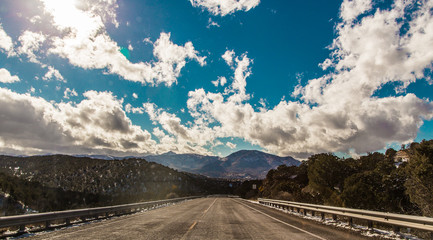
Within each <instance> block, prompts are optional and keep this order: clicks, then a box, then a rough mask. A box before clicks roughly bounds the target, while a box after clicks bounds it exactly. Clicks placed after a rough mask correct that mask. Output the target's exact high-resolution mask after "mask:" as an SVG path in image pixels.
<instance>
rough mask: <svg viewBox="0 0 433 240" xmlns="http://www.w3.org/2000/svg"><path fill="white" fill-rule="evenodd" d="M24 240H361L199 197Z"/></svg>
mask: <svg viewBox="0 0 433 240" xmlns="http://www.w3.org/2000/svg"><path fill="white" fill-rule="evenodd" d="M30 239H89V240H90V239H91V240H94V239H104V240H109V239H152V240H154V239H294V240H296V239H322V240H323V239H366V237H363V236H360V235H358V234H356V233H352V232H348V231H345V230H339V229H335V228H333V227H329V226H324V225H321V224H318V223H315V222H314V221H310V220H306V219H301V218H298V217H295V216H291V215H289V214H286V213H283V212H281V211H277V210H275V209H271V208H268V207H264V206H261V205H258V204H254V203H251V202H248V201H244V200H241V199H236V198H200V199H195V200H189V201H186V202H183V203H179V204H176V205H172V206H168V207H164V208H159V209H155V210H151V211H147V212H142V213H138V214H134V215H128V216H123V217H118V218H112V219H108V220H106V221H101V222H95V223H91V224H85V225H82V226H79V227H70V228H66V229H61V230H56V231H52V232H44V233H40V234H39V235H37V236H32V237H30Z"/></svg>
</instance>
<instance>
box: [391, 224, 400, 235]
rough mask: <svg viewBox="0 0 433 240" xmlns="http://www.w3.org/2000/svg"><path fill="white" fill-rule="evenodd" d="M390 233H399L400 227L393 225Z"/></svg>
mask: <svg viewBox="0 0 433 240" xmlns="http://www.w3.org/2000/svg"><path fill="white" fill-rule="evenodd" d="M392 231H394V232H395V233H399V232H400V227H399V226H397V225H393V226H392Z"/></svg>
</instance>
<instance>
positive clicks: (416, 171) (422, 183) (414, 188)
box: [405, 140, 433, 217]
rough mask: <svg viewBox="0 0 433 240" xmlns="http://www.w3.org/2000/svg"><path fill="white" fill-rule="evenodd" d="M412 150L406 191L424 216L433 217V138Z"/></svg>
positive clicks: (407, 169) (407, 168) (408, 165)
mask: <svg viewBox="0 0 433 240" xmlns="http://www.w3.org/2000/svg"><path fill="white" fill-rule="evenodd" d="M411 150H412V149H411ZM412 151H413V155H412V156H411V157H410V161H409V163H408V164H407V166H406V171H407V176H408V179H407V181H406V183H405V186H406V189H407V190H406V192H407V194H408V195H409V196H410V200H411V201H412V202H413V203H416V204H417V205H418V207H419V208H420V209H421V211H422V213H423V215H424V216H429V217H433V140H430V141H423V142H421V144H419V145H418V146H416V147H415V148H414V149H413V150H412Z"/></svg>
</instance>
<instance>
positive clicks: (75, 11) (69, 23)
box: [41, 0, 102, 34]
mask: <svg viewBox="0 0 433 240" xmlns="http://www.w3.org/2000/svg"><path fill="white" fill-rule="evenodd" d="M41 1H42V3H43V4H44V5H45V11H46V12H48V13H49V14H50V15H52V16H53V21H54V24H55V25H56V26H57V27H58V28H60V29H73V30H75V31H76V32H78V33H82V34H83V33H84V34H90V33H91V32H92V31H95V29H98V27H99V26H100V25H101V24H102V22H101V19H100V18H99V17H96V16H95V15H92V14H91V13H89V12H85V11H82V10H81V9H79V8H78V7H77V6H78V5H79V1H80V0H61V1H59V0H41Z"/></svg>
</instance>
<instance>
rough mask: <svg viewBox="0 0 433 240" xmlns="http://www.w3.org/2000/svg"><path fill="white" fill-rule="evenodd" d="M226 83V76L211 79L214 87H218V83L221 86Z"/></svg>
mask: <svg viewBox="0 0 433 240" xmlns="http://www.w3.org/2000/svg"><path fill="white" fill-rule="evenodd" d="M226 83H227V78H226V77H218V79H217V80H215V81H212V84H213V85H214V86H215V87H218V85H221V86H222V87H223V86H224V85H225V84H226Z"/></svg>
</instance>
